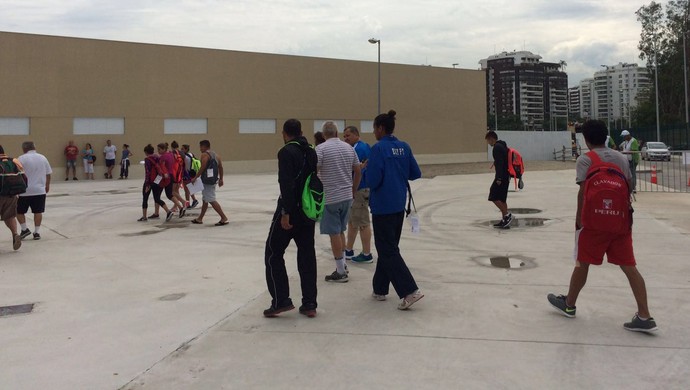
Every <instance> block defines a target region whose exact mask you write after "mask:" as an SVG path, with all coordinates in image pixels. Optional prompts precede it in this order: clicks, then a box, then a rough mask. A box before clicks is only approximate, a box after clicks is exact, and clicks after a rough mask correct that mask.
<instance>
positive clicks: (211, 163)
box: [201, 152, 218, 184]
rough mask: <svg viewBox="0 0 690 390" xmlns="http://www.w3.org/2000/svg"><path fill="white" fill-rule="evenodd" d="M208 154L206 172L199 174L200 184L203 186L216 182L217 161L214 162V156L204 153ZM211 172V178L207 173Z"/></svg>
mask: <svg viewBox="0 0 690 390" xmlns="http://www.w3.org/2000/svg"><path fill="white" fill-rule="evenodd" d="M204 153H206V154H208V157H209V158H208V164H206V170H205V171H204V172H201V182H202V183H204V184H216V183H217V182H218V160H216V154H215V153H214V154H213V155H211V153H209V152H204ZM209 170H212V171H213V176H209V175H208V171H209Z"/></svg>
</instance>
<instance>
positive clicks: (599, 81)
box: [568, 63, 652, 128]
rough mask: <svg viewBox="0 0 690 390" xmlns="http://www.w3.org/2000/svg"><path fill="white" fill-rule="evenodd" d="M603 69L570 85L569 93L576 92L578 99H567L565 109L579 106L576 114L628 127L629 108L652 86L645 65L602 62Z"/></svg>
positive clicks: (571, 110) (574, 109)
mask: <svg viewBox="0 0 690 390" xmlns="http://www.w3.org/2000/svg"><path fill="white" fill-rule="evenodd" d="M602 67H603V68H604V69H602V70H600V71H598V72H596V73H594V77H593V78H587V79H584V80H582V81H580V84H579V85H578V86H577V87H574V88H571V91H570V92H571V95H575V94H576V93H577V92H579V101H576V100H575V98H574V97H571V99H570V104H571V105H570V107H569V108H568V111H569V112H570V113H573V112H575V111H578V110H579V117H580V118H584V119H589V118H593V119H600V120H602V121H604V122H607V124H608V125H609V127H610V128H625V127H629V126H630V123H631V122H632V118H631V110H632V109H633V108H635V107H637V104H638V101H637V97H638V95H639V94H640V93H641V92H642V91H644V90H647V89H648V88H650V87H651V86H652V84H651V79H650V77H649V72H648V71H647V68H644V67H639V66H637V64H626V63H619V64H618V65H613V66H608V65H602ZM574 90H577V92H575V91H574Z"/></svg>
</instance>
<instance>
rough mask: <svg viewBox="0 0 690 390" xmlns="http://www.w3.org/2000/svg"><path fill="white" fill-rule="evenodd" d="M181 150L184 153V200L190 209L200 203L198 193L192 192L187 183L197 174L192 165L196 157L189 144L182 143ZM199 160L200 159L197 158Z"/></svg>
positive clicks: (185, 205)
mask: <svg viewBox="0 0 690 390" xmlns="http://www.w3.org/2000/svg"><path fill="white" fill-rule="evenodd" d="M180 150H181V151H182V153H183V154H184V171H183V174H182V184H183V188H184V200H185V203H184V207H185V208H189V209H193V208H195V207H196V206H197V205H198V204H199V201H198V200H197V199H196V195H195V194H192V193H191V192H190V191H189V187H188V186H187V185H188V184H189V183H191V182H192V177H194V176H195V175H196V171H195V170H194V167H193V166H192V165H193V162H194V160H195V159H196V158H195V157H194V153H192V151H191V150H190V149H189V145H187V144H184V145H182V147H181V148H180ZM197 161H199V160H197ZM197 168H198V167H197ZM190 199H191V201H192V203H191V204H190V203H189V201H190Z"/></svg>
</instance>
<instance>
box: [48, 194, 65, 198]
mask: <svg viewBox="0 0 690 390" xmlns="http://www.w3.org/2000/svg"><path fill="white" fill-rule="evenodd" d="M47 196H48V197H50V198H57V197H61V196H69V194H48V195H47Z"/></svg>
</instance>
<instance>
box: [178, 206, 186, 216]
mask: <svg viewBox="0 0 690 390" xmlns="http://www.w3.org/2000/svg"><path fill="white" fill-rule="evenodd" d="M186 212H187V208H186V207H182V208H181V209H180V216H179V218H182V217H184V214H185V213H186Z"/></svg>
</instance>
